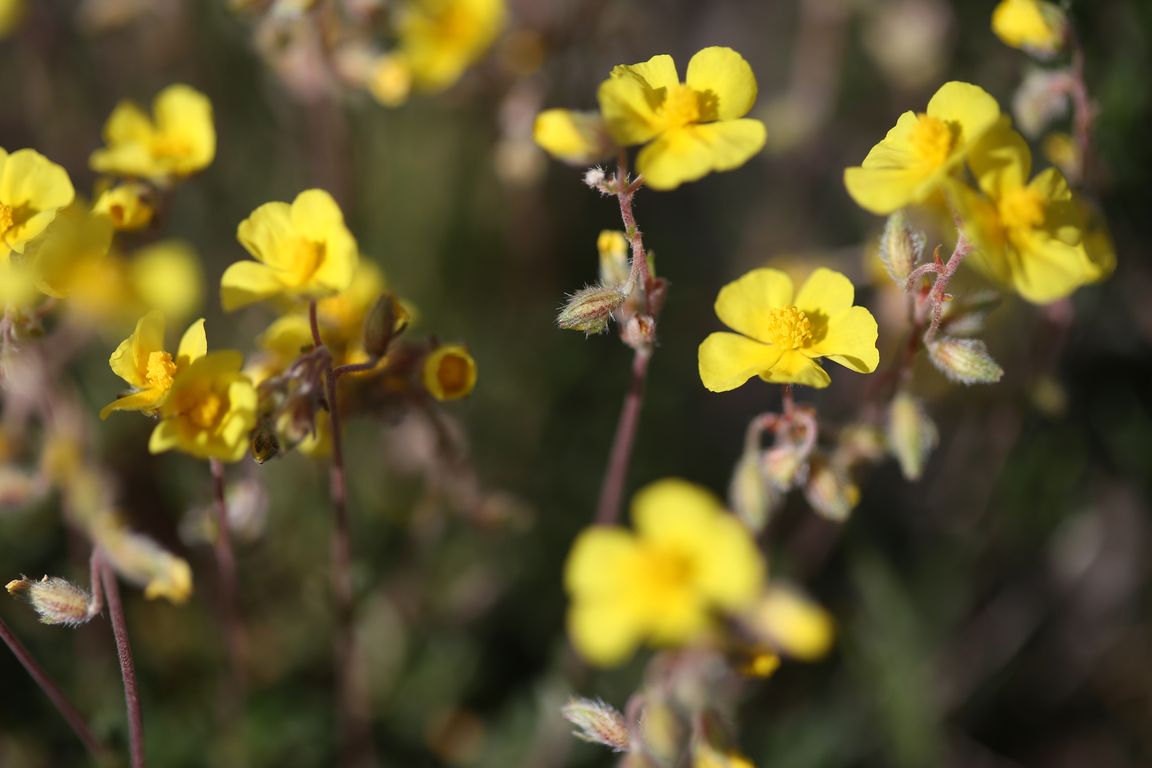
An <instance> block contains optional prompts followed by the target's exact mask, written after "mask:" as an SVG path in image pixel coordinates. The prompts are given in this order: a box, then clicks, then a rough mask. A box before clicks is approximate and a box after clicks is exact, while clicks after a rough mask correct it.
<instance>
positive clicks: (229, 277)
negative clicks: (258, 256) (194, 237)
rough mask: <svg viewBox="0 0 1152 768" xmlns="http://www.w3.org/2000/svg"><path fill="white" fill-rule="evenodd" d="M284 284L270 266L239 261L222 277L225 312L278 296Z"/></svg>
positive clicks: (222, 303) (222, 302)
mask: <svg viewBox="0 0 1152 768" xmlns="http://www.w3.org/2000/svg"><path fill="white" fill-rule="evenodd" d="M283 290H284V284H283V283H282V282H280V280H279V279H277V277H276V273H275V271H274V270H272V269H271V268H270V267H267V266H265V265H263V264H258V263H256V262H254V261H238V262H236V263H235V264H233V265H231V266H230V267H228V269H226V270H224V276H223V277H222V278H220V303H221V305H222V306H223V307H224V311H225V312H231V311H233V310H235V309H239V308H240V307H246V306H248V305H249V304H255V303H256V302H258V301H263V300H264V299H267V298H271V297H272V296H276V295H277V294H279V293H280V292H281V291H283Z"/></svg>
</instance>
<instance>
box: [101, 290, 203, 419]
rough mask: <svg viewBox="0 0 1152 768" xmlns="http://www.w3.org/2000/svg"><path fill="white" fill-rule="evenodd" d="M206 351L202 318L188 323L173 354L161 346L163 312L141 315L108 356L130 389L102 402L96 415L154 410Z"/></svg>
mask: <svg viewBox="0 0 1152 768" xmlns="http://www.w3.org/2000/svg"><path fill="white" fill-rule="evenodd" d="M207 351H208V340H207V338H206V336H205V334H204V320H203V319H200V320H197V321H196V322H194V323H192V325H190V326H188V330H186V331H185V332H184V336H183V337H181V339H180V346H179V347H178V348H177V350H176V355H175V356H173V355H172V353H170V352H166V351H165V350H164V314H163V313H162V312H159V311H153V312H149V313H148V314H146V315H144V317H142V318H140V321H139V322H138V323H136V330H134V331H133V332H132V335H131V336H129V337H128V338H126V339H124V341H122V342H120V346H118V347H116V351H115V352H113V353H112V356H111V357H110V358H109V359H108V365H109V366H111V368H112V371H113V372H114V373H115V374H116V375H117V376H119V377H120V378H122V379H124V381H126V382H128V385H129V386H130V387H132V390H133V391H132V393H131V394H128V395H125V396H124V397H121V398H120V399H119V400H116V401H114V402H111V403H109V404H108V405H106V406H104V408H103V409H101V411H100V418H102V419H106V418H108V415H109V414H111V413H112V412H113V411H143V412H144V413H155V412H156V411H157V410H158V409H159V408H160V406H161V405H163V404H164V400H165V398H167V397H168V392H169V391H170V390H171V389H172V384H173V381H174V379H175V377H176V376H178V375H179V374H180V372H181V371H184V370H187V369H188V367H189V366H190V365H192V363H193V362H195V361H196V360H198V359H200V358H201V357H203V356H204V354H205V353H206V352H207Z"/></svg>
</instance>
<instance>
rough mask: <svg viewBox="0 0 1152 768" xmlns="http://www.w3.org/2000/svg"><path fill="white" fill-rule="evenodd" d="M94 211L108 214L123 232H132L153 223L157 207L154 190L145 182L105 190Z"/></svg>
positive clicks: (104, 214)
mask: <svg viewBox="0 0 1152 768" xmlns="http://www.w3.org/2000/svg"><path fill="white" fill-rule="evenodd" d="M92 212H93V213H98V214H101V215H103V216H107V217H108V218H109V219H110V220H111V221H112V226H113V227H114V228H116V229H118V230H120V231H121V232H132V231H135V230H138V229H143V228H144V227H146V226H148V225H149V224H151V223H152V216H153V215H154V214H155V212H156V209H155V205H154V203H153V201H152V190H151V189H150V188H149V187H148V186H147V185H145V184H141V183H139V182H130V183H126V184H118V185H116V186H115V187H112V188H111V189H107V190H105V191H104V192H103V193H102V194H101V195H100V197H98V198H97V199H96V204H95V205H93V206H92Z"/></svg>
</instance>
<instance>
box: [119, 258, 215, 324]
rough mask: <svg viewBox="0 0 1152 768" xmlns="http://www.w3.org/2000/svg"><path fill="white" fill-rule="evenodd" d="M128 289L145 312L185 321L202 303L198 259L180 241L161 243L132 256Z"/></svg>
mask: <svg viewBox="0 0 1152 768" xmlns="http://www.w3.org/2000/svg"><path fill="white" fill-rule="evenodd" d="M128 277H129V280H130V282H131V284H132V289H133V291H134V292H135V294H136V295H137V296H138V297H139V298H140V301H141V302H142V303H143V304H144V306H145V308H147V309H158V310H160V311H161V312H163V313H164V315H165V316H166V317H170V318H186V317H188V316H189V315H191V314H192V313H193V312H195V311H196V310H197V309H199V308H200V305H201V304H203V302H204V273H203V272H202V271H201V268H200V257H199V256H198V255H197V254H196V251H195V249H193V248H192V246H191V245H190V244H189V243H187V242H186V241H184V240H161V241H159V242H156V243H152V244H151V245H149V246H146V247H144V248H141V249H140V250H138V251H136V252H134V253H133V254H132V258H131V261H130V262H129V264H128Z"/></svg>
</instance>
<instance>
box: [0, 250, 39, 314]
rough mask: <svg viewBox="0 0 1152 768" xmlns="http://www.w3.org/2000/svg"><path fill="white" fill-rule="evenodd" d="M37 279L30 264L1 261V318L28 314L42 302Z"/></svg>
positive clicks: (21, 261)
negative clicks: (16, 314)
mask: <svg viewBox="0 0 1152 768" xmlns="http://www.w3.org/2000/svg"><path fill="white" fill-rule="evenodd" d="M41 295H42V294H41V293H40V291H39V290H38V289H37V288H36V277H35V275H34V274H33V272H32V269H31V268H30V266H29V264H28V262H26V261H23V260H12V259H0V316H3V315H4V314H5V313H6V312H9V311H12V312H16V313H22V312H26V311H28V310H30V309H32V307H34V306H36V304H37V303H38V302H39V301H40V297H41Z"/></svg>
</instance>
